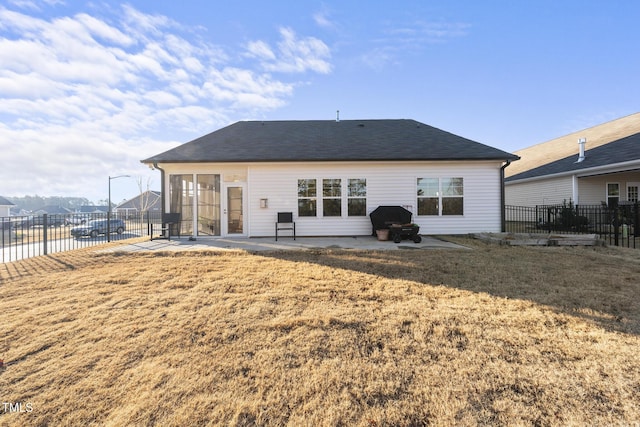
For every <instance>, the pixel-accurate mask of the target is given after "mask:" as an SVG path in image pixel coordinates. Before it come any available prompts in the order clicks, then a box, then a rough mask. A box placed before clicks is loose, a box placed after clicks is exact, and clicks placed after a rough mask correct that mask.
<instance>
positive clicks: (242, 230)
mask: <svg viewBox="0 0 640 427" xmlns="http://www.w3.org/2000/svg"><path fill="white" fill-rule="evenodd" d="M225 193H226V196H225V200H224V202H225V204H224V209H223V211H222V214H223V227H224V228H223V232H224V235H225V236H229V237H232V236H246V235H247V226H246V218H247V215H246V213H245V209H246V205H247V203H246V191H245V186H244V185H242V184H232V185H228V186H226V188H225Z"/></svg>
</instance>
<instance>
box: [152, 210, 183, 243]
mask: <svg viewBox="0 0 640 427" xmlns="http://www.w3.org/2000/svg"><path fill="white" fill-rule="evenodd" d="M172 227H173V228H175V229H176V230H177V235H178V237H180V213H164V214H162V224H161V225H160V236H159V237H156V239H168V240H171V229H172ZM149 234H150V236H151V240H153V223H151V230H150V232H149Z"/></svg>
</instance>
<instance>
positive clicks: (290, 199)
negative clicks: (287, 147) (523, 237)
mask: <svg viewBox="0 0 640 427" xmlns="http://www.w3.org/2000/svg"><path fill="white" fill-rule="evenodd" d="M500 166H501V164H500V163H498V162H403V163H402V164H399V163H392V162H379V163H373V162H370V163H362V164H341V163H314V164H305V163H296V164H290V163H286V164H254V165H251V166H250V170H249V180H250V184H249V192H250V196H249V197H250V199H249V208H250V209H251V213H250V218H251V219H250V222H251V236H254V237H258V236H271V235H273V232H274V231H273V229H274V219H275V217H276V215H277V213H278V212H293V213H294V216H295V217H296V218H295V220H296V232H297V234H298V235H300V236H358V235H370V234H371V220H370V218H369V216H368V215H369V213H370V212H371V211H373V210H374V209H375V208H377V207H378V206H380V205H400V206H404V207H406V208H407V209H409V210H410V211H412V212H413V213H414V216H413V221H414V222H415V223H416V224H418V225H420V227H421V232H422V233H424V234H462V233H470V232H478V231H493V232H495V231H500ZM423 176H434V177H442V178H449V177H452V176H455V177H461V178H463V179H464V194H465V195H464V203H465V207H464V215H461V216H441V217H418V216H417V215H416V211H417V198H416V190H417V189H416V186H417V184H416V182H417V178H418V177H423ZM299 179H316V180H317V182H318V183H322V182H323V180H324V179H341V180H343V182H347V181H348V180H349V179H366V183H367V193H366V203H367V216H364V217H362V216H360V217H358V216H348V215H347V214H346V213H345V212H344V211H345V209H343V215H342V216H335V217H323V216H322V215H320V212H321V209H322V207H321V206H320V205H319V206H318V213H319V214H318V216H317V217H297V197H296V195H297V184H298V180H299ZM262 198H267V199H268V208H267V209H264V208H262V209H260V204H259V201H260V199H262ZM319 203H320V200H319Z"/></svg>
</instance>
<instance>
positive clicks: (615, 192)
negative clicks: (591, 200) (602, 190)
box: [607, 182, 620, 207]
mask: <svg viewBox="0 0 640 427" xmlns="http://www.w3.org/2000/svg"><path fill="white" fill-rule="evenodd" d="M619 201H620V184H619V183H617V182H608V183H607V206H609V207H614V206H618V202H619Z"/></svg>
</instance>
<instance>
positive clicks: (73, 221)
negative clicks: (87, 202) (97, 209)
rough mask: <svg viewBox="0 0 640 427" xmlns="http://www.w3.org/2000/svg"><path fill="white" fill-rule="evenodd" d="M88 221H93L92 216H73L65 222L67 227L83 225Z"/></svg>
mask: <svg viewBox="0 0 640 427" xmlns="http://www.w3.org/2000/svg"><path fill="white" fill-rule="evenodd" d="M87 221H91V215H72V216H70V217H67V218H65V220H64V222H65V224H66V225H81V224H86V223H87Z"/></svg>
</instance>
